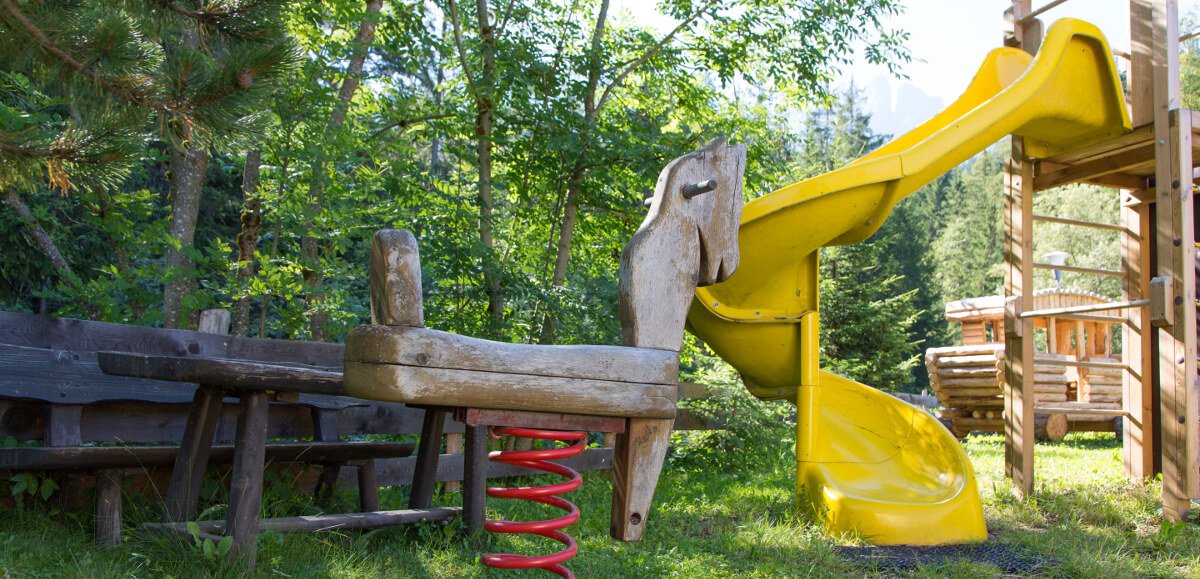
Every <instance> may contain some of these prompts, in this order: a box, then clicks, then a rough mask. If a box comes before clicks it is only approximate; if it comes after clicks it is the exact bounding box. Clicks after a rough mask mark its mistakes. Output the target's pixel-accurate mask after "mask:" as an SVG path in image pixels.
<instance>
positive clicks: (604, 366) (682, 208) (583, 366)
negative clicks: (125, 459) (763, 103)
mask: <svg viewBox="0 0 1200 579" xmlns="http://www.w3.org/2000/svg"><path fill="white" fill-rule="evenodd" d="M744 166H745V147H744V146H735V147H729V146H727V145H726V144H725V142H724V140H717V141H714V142H712V143H710V144H709V145H708V146H706V147H705V148H704V149H701V150H699V151H696V152H694V153H691V154H688V155H685V156H683V157H680V158H678V159H676V160H674V161H672V162H671V163H670V164H668V165H667V167H666V168H664V169H663V171H662V173H661V175H660V176H659V179H658V184H657V186H656V188H655V194H654V197H653V198H652V199H651V200H650V210H649V213H648V215H647V216H646V219H645V221H643V223H642V225H641V227H640V228H639V229H638V231H637V232H636V233H635V234H634V236H633V239H632V240H630V242H629V243H628V244H627V245H626V246H625V250H624V252H623V253H622V256H621V268H620V272H619V282H620V297H619V309H620V316H621V322H622V342H623V343H624V345H623V346H547V345H532V344H509V343H500V342H492V341H488V340H482V339H478V338H471V337H467V336H460V335H457V334H451V333H448V332H441V331H437V330H431V329H427V328H423V327H421V326H422V325H423V316H422V311H421V274H420V259H419V256H418V252H417V244H416V240H415V239H414V238H413V236H412V234H411V233H409V232H407V231H402V230H383V231H380V232H379V233H377V234H376V236H375V238H374V240H373V242H372V248H371V302H372V307H371V310H372V324H371V325H369V326H362V327H360V328H358V329H356V330H354V331H353V332H351V334H350V336H349V337H348V338H347V340H346V366H345V388H346V391H347V392H348V393H349V394H351V395H353V396H358V397H361V398H368V399H372V400H385V401H392V402H403V403H406V404H413V405H428V406H437V407H449V408H477V409H493V410H509V411H527V412H542V413H557V414H565V415H575V416H602V417H619V418H623V419H625V420H626V422H625V431H624V433H621V434H619V435H618V437H617V447H616V451H615V456H614V461H613V472H614V476H613V511H612V519H611V533H612V535H613V537H615V538H617V539H620V540H623V541H636V540H639V539H640V538H641V536H642V530H643V529H644V527H645V519H646V515H647V513H648V511H649V508H650V504H651V501H652V500H653V495H654V488H655V486H656V484H657V482H658V477H659V474H660V472H661V470H662V463H663V460H664V458H665V455H666V450H667V443H668V439H669V437H670V432H671V426H672V423H673V419H674V416H675V401H676V396H677V389H678V366H679V348H680V346H681V345H682V342H683V331H684V323H685V320H686V318H687V311H688V307H689V306H690V304H691V301H692V296H693V293H694V289H695V287H696V286H697V285H708V284H713V283H717V282H720V281H724V280H725V279H726V278H728V277H729V276H730V275H731V274H732V273H733V271H734V270H735V269H736V268H737V262H738V250H737V229H738V223H739V222H740V219H741V207H742V173H743V171H744Z"/></svg>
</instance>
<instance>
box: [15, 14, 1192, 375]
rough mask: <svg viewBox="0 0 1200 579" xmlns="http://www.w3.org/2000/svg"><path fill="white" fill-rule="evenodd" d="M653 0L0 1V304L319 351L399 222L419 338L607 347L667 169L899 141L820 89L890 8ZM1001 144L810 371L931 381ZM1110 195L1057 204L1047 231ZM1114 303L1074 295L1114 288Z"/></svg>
mask: <svg viewBox="0 0 1200 579" xmlns="http://www.w3.org/2000/svg"><path fill="white" fill-rule="evenodd" d="M659 6H660V10H662V11H663V12H664V13H666V14H668V15H670V16H672V17H673V18H675V19H676V20H677V21H678V22H679V25H678V26H677V27H676V28H674V29H672V30H665V31H663V30H656V29H652V28H647V27H644V26H639V25H638V24H637V23H636V22H634V21H633V20H632V18H631V17H630V16H629V15H628V14H619V13H614V12H612V11H611V10H610V3H609V1H608V0H593V1H587V2H575V3H564V2H554V1H547V0H508V1H503V0H477V1H476V2H475V3H471V4H468V5H460V4H458V3H456V2H455V1H454V0H435V1H430V2H424V1H416V2H390V1H389V2H384V1H383V0H358V1H348V0H337V1H328V2H315V1H294V2H282V1H280V0H154V1H150V0H146V1H137V0H127V1H117V2H111V1H110V2H99V1H95V0H44V1H41V2H28V1H21V0H0V53H3V54H5V55H6V60H5V61H4V62H3V63H0V194H2V195H3V203H4V207H3V208H0V244H3V245H4V247H5V248H6V251H4V252H0V309H5V310H14V311H32V312H44V313H49V314H53V315H57V316H64V317H83V318H89V319H96V320H103V321H110V322H120V323H130V324H140V325H154V326H164V327H192V326H193V325H194V323H195V319H196V316H197V314H198V312H199V311H201V310H202V309H206V308H210V307H225V308H228V309H230V310H231V311H232V312H233V313H234V324H233V325H234V330H233V331H234V332H235V333H236V334H238V335H248V336H256V337H273V338H288V339H308V340H330V341H337V340H340V339H341V337H342V336H344V335H345V334H346V332H348V331H349V330H350V329H351V328H353V327H354V326H356V325H358V324H362V323H365V322H366V321H367V320H368V317H369V316H368V313H367V311H368V292H367V289H366V284H367V278H366V252H367V245H368V241H369V239H370V236H371V235H372V234H373V233H374V232H375V231H376V230H377V229H380V228H383V227H402V228H407V229H410V230H412V231H413V232H414V233H415V234H416V235H417V237H418V240H419V242H420V246H421V252H422V266H423V277H424V279H423V282H424V291H425V304H426V305H425V314H426V323H427V324H428V325H429V326H431V327H436V328H439V329H445V330H450V331H454V332H459V333H463V334H469V335H476V336H485V337H490V338H493V339H500V340H511V341H520V342H540V343H617V342H618V341H619V339H618V337H619V321H618V319H617V316H616V271H617V266H618V263H619V255H620V250H621V248H622V247H623V245H624V244H625V242H626V241H627V240H628V239H629V237H630V236H631V235H632V234H633V232H634V230H635V229H636V228H637V226H638V224H639V223H640V222H641V220H642V217H643V216H644V214H645V209H644V207H643V206H642V200H643V198H644V197H645V196H646V195H648V194H650V192H651V191H652V189H653V186H654V182H655V179H656V178H657V175H658V172H659V171H660V170H661V168H662V167H663V165H664V164H665V163H667V162H668V161H670V160H671V159H673V158H675V157H677V156H679V155H681V154H684V153H686V152H688V151H690V150H692V149H695V148H697V147H699V146H701V145H702V144H703V143H704V142H706V141H707V140H709V139H711V138H714V137H716V136H728V137H730V138H731V140H733V141H734V142H741V143H746V144H747V145H748V147H749V152H748V160H747V169H746V183H745V191H746V195H747V198H748V199H750V198H753V197H758V196H761V195H764V194H766V193H769V192H770V191H772V190H774V189H776V188H778V187H780V186H783V185H786V184H789V183H792V182H795V181H797V180H799V179H801V178H804V177H806V176H811V175H815V174H818V173H821V172H824V171H828V170H831V169H833V168H836V167H839V166H841V165H843V164H845V163H847V162H849V161H851V160H853V159H854V158H857V157H858V156H861V155H862V154H865V153H867V152H869V151H870V150H871V149H873V148H875V147H877V146H878V145H880V144H882V143H883V142H885V141H886V139H887V136H886V135H878V134H875V133H873V132H872V131H871V129H870V122H869V121H870V119H869V117H868V116H867V115H866V114H865V113H864V112H863V111H864V110H865V108H866V107H865V105H864V103H863V102H862V97H861V95H860V94H859V93H858V92H857V90H855V89H854V88H853V87H851V88H850V89H848V90H846V91H843V92H836V91H834V90H832V89H831V85H832V82H833V80H834V79H836V78H837V75H838V73H839V71H840V70H841V69H843V68H844V67H846V66H847V65H848V64H849V62H850V59H851V57H852V55H853V52H854V51H865V54H866V55H867V57H868V60H871V61H873V62H879V63H887V64H888V65H889V66H890V67H891V68H892V69H893V71H894V72H896V73H897V74H899V72H900V70H901V68H902V66H903V64H904V63H905V62H907V60H908V58H909V55H908V53H907V51H906V50H905V49H904V43H905V40H906V36H905V34H904V33H903V32H902V31H896V30H890V29H887V28H886V27H884V26H883V25H882V24H881V19H882V18H884V17H885V16H888V15H891V14H894V13H896V12H897V11H898V10H900V9H901V6H902V2H900V1H899V0H866V1H862V2H855V3H845V2H840V1H837V0H802V1H798V2H785V1H782V0H778V1H766V2H762V1H755V2H747V1H741V0H708V1H706V2H692V1H690V0H666V1H664V2H661V3H660V5H659ZM1194 61H1195V50H1194V47H1190V46H1189V47H1188V50H1187V52H1185V55H1184V66H1185V69H1187V70H1192V69H1194V68H1195V66H1193V65H1192V64H1190V63H1194ZM1196 78H1197V75H1193V74H1190V73H1189V75H1185V79H1184V87H1185V90H1188V89H1189V88H1190V87H1192V86H1193V85H1198V84H1200V83H1198V82H1196V81H1195V79H1196ZM1189 93H1190V94H1197V93H1196V91H1189ZM796 110H803V111H807V112H806V115H805V120H804V121H803V122H802V123H800V125H799V126H798V127H797V126H795V125H794V124H789V121H788V119H790V118H794V116H795V115H794V114H793V113H792V111H796ZM1007 150H1008V149H1007V145H1006V144H1005V143H1000V144H997V145H996V146H995V147H993V148H992V149H990V150H988V151H985V152H983V153H981V154H980V155H978V156H976V157H975V158H974V159H972V160H971V161H969V162H968V163H965V164H964V165H962V166H960V167H959V168H957V169H955V170H954V171H951V172H950V173H947V174H946V175H944V176H942V177H940V178H939V179H937V180H936V181H934V182H933V183H931V184H930V185H929V186H927V187H925V188H924V189H922V190H921V191H919V192H918V193H916V194H914V195H913V196H912V197H911V198H909V199H908V200H906V201H904V202H903V203H901V204H900V205H898V206H897V209H896V211H895V212H894V213H893V215H892V216H891V218H889V220H888V221H887V222H886V223H885V225H884V226H883V227H882V228H881V229H880V231H879V232H878V233H877V234H876V235H875V236H873V237H872V238H871V239H870V240H869V241H868V242H865V243H860V244H856V245H853V246H844V247H835V248H827V249H826V250H824V251H823V254H822V264H821V269H822V276H823V279H822V300H823V301H822V324H823V327H822V338H823V344H822V355H823V360H822V363H823V364H824V365H825V366H826V367H827V368H829V369H831V370H832V371H834V372H838V373H841V374H845V375H847V376H849V377H851V378H854V379H856V380H860V381H863V382H865V383H867V384H871V385H874V386H877V387H880V388H882V389H884V390H888V391H895V390H920V389H921V388H922V387H923V386H924V384H926V378H925V376H924V371H923V369H921V368H918V367H917V360H918V355H919V353H920V352H921V351H923V350H924V349H925V348H927V347H931V346H936V345H943V344H947V343H951V342H952V341H953V340H954V339H955V336H954V335H953V328H950V327H948V326H947V324H946V323H945V321H944V320H943V318H942V311H943V309H942V308H943V304H944V302H945V301H948V300H954V299H961V298H963V297H971V296H981V295H992V294H996V293H998V292H999V291H1000V290H1001V288H1002V284H1003V271H1002V269H1001V261H1002V241H1003V220H1002V219H1001V218H1000V207H1001V204H1002V195H1001V183H1002V178H1003V176H1002V164H1003V162H1004V159H1005V158H1006V156H1007ZM1117 202H1118V198H1117V195H1116V194H1115V192H1112V191H1110V190H1104V189H1100V188H1096V187H1090V186H1070V187H1066V188H1063V189H1060V190H1057V191H1054V192H1051V193H1047V194H1043V195H1041V196H1039V198H1038V201H1037V203H1038V207H1037V211H1038V212H1039V213H1045V214H1050V215H1060V216H1063V217H1071V218H1075V219H1087V220H1093V221H1107V222H1113V221H1114V220H1115V219H1116V218H1117V211H1116V208H1117ZM1043 227H1044V229H1039V232H1038V235H1039V246H1038V247H1037V248H1035V252H1036V253H1037V254H1038V255H1041V254H1043V253H1045V252H1048V251H1053V250H1059V251H1066V252H1069V253H1071V254H1072V255H1073V261H1072V262H1071V263H1072V264H1075V265H1082V266H1087V267H1106V268H1113V267H1116V266H1117V265H1118V264H1117V259H1118V257H1119V251H1118V248H1119V240H1118V239H1117V236H1116V234H1115V233H1112V232H1103V231H1099V232H1093V231H1082V232H1081V231H1078V230H1072V229H1069V228H1066V227H1065V226H1060V225H1057V224H1043V225H1039V228H1043ZM1039 273H1042V274H1045V277H1043V278H1041V279H1040V281H1039V284H1040V285H1039V287H1048V286H1049V285H1052V283H1053V282H1052V281H1050V280H1049V273H1048V272H1039ZM1101 282H1102V283H1104V284H1109V285H1098V284H1097V282H1095V281H1093V280H1089V279H1087V278H1084V277H1078V278H1075V277H1073V276H1072V274H1067V278H1066V281H1065V283H1064V285H1067V286H1072V287H1081V288H1083V289H1088V290H1090V291H1097V292H1100V293H1102V294H1104V295H1107V296H1110V297H1114V298H1115V297H1118V296H1119V291H1120V288H1119V286H1117V285H1115V280H1101ZM689 351H695V348H694V346H693V347H692V348H691V349H690V350H689Z"/></svg>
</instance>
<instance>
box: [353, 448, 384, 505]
mask: <svg viewBox="0 0 1200 579" xmlns="http://www.w3.org/2000/svg"><path fill="white" fill-rule="evenodd" d="M354 467H355V471H356V472H357V473H358V505H359V508H360V509H362V511H363V512H370V511H378V510H379V481H378V479H377V478H376V476H375V474H376V473H375V461H374V460H362V461H358V463H357V464H355V465H354Z"/></svg>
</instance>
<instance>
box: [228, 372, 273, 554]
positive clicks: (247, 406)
mask: <svg viewBox="0 0 1200 579" xmlns="http://www.w3.org/2000/svg"><path fill="white" fill-rule="evenodd" d="M267 404H268V400H267V395H266V394H265V393H263V392H245V393H243V394H242V415H241V416H240V417H239V418H238V435H237V444H236V447H235V449H234V454H233V472H232V474H230V481H229V514H228V516H227V517H226V519H225V523H226V527H225V528H226V530H227V532H228V534H229V535H230V536H232V537H233V545H232V546H231V547H230V549H229V553H228V554H227V555H226V562H227V563H228V564H230V565H239V566H240V567H241V568H242V569H246V570H253V569H254V566H255V563H256V562H257V558H258V543H257V540H258V519H259V508H260V507H261V505H262V489H263V465H264V464H265V461H266V447H267Z"/></svg>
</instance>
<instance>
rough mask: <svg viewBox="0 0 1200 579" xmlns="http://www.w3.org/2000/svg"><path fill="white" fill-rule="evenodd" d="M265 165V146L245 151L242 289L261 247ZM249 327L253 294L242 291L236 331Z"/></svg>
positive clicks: (240, 237)
mask: <svg viewBox="0 0 1200 579" xmlns="http://www.w3.org/2000/svg"><path fill="white" fill-rule="evenodd" d="M261 166H262V150H261V149H254V150H252V151H250V152H249V153H247V154H246V169H245V171H243V173H242V230H241V231H240V232H238V236H237V247H238V257H237V261H238V273H237V282H238V283H237V286H238V289H239V290H240V291H242V292H245V291H246V285H247V283H249V281H250V277H251V276H253V275H254V252H255V251H256V250H257V249H258V237H259V232H260V231H261V229H262V199H260V198H259V195H258V170H259V167H261ZM249 328H250V296H248V295H242V297H240V298H238V301H237V305H236V306H235V307H234V318H233V335H235V336H245V335H246V333H247V332H248V331H249Z"/></svg>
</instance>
